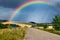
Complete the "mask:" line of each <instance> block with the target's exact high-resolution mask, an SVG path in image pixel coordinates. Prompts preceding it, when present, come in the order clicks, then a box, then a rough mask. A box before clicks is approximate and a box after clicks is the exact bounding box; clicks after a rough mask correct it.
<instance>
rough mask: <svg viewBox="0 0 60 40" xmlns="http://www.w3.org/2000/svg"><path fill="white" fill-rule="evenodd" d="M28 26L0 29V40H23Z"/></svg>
mask: <svg viewBox="0 0 60 40" xmlns="http://www.w3.org/2000/svg"><path fill="white" fill-rule="evenodd" d="M25 30H26V28H20V27H17V28H11V29H10V28H6V29H0V40H23V38H24V35H25Z"/></svg>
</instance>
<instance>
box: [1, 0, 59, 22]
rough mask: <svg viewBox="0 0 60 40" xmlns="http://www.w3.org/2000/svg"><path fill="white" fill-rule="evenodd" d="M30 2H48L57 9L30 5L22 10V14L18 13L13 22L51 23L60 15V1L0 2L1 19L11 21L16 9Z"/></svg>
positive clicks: (27, 0)
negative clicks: (54, 17) (56, 15)
mask: <svg viewBox="0 0 60 40" xmlns="http://www.w3.org/2000/svg"><path fill="white" fill-rule="evenodd" d="M29 1H47V2H49V3H51V4H53V5H54V6H55V7H56V8H54V7H52V6H50V5H47V4H37V5H36V4H34V5H30V6H27V7H25V8H24V9H22V10H21V13H20V12H18V14H17V15H16V16H15V17H14V18H13V21H17V22H30V21H33V22H37V23H45V22H51V21H52V18H53V16H54V15H55V14H57V13H58V14H59V13H60V12H59V10H60V0H0V19H3V20H9V19H10V16H11V14H12V12H13V11H14V9H15V8H17V7H18V6H19V5H21V4H22V3H24V2H29ZM31 8H32V9H31ZM57 8H58V9H57ZM47 9H48V10H47Z"/></svg>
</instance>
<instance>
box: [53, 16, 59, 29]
mask: <svg viewBox="0 0 60 40" xmlns="http://www.w3.org/2000/svg"><path fill="white" fill-rule="evenodd" d="M52 24H53V27H54V29H56V30H60V15H55V17H54V18H53V21H52Z"/></svg>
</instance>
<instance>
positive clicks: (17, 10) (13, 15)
mask: <svg viewBox="0 0 60 40" xmlns="http://www.w3.org/2000/svg"><path fill="white" fill-rule="evenodd" d="M31 4H47V5H52V4H50V3H48V2H43V1H32V2H27V3H24V4H22V5H19V6H18V7H17V8H16V9H15V10H14V11H13V12H12V15H11V17H10V19H9V21H11V20H12V19H13V18H14V17H15V16H16V14H17V13H18V12H19V11H21V10H22V9H23V8H24V7H26V6H29V5H31Z"/></svg>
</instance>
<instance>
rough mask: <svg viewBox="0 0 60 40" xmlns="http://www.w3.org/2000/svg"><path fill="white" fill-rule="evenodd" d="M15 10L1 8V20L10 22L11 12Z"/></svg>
mask: <svg viewBox="0 0 60 40" xmlns="http://www.w3.org/2000/svg"><path fill="white" fill-rule="evenodd" d="M12 11H13V9H11V8H4V7H0V19H6V20H8V19H9V18H10V15H11V12H12Z"/></svg>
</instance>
